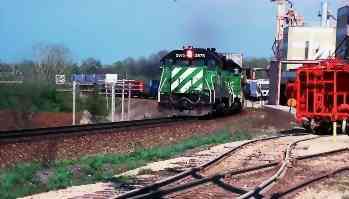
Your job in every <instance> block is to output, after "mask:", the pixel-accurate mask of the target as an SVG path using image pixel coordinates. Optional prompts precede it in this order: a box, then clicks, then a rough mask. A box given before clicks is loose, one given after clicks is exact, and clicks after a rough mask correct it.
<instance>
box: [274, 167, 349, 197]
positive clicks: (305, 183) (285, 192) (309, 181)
mask: <svg viewBox="0 0 349 199" xmlns="http://www.w3.org/2000/svg"><path fill="white" fill-rule="evenodd" d="M345 171H349V166H347V167H342V168H340V169H337V170H334V171H331V172H328V173H327V174H324V175H321V176H319V177H316V178H312V179H310V180H306V181H303V182H301V183H299V184H298V185H295V186H293V187H291V188H289V189H288V190H286V191H283V192H277V193H274V194H272V196H271V198H272V199H276V198H280V197H283V196H285V195H287V194H290V193H292V192H294V191H296V190H298V189H301V188H303V187H306V186H308V185H310V184H312V183H314V182H318V181H320V180H323V179H325V178H331V177H333V176H335V175H337V174H338V173H342V172H345Z"/></svg>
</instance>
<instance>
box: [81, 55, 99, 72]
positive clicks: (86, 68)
mask: <svg viewBox="0 0 349 199" xmlns="http://www.w3.org/2000/svg"><path fill="white" fill-rule="evenodd" d="M100 68H102V64H101V62H100V61H99V60H97V59H95V58H92V57H89V58H87V59H85V60H83V61H82V63H81V66H80V70H81V72H82V73H85V74H95V73H96V72H97V70H98V69H100Z"/></svg>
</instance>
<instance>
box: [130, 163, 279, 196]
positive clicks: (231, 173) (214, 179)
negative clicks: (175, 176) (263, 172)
mask: <svg viewBox="0 0 349 199" xmlns="http://www.w3.org/2000/svg"><path fill="white" fill-rule="evenodd" d="M278 164H279V163H278V162H274V163H268V164H264V165H259V166H255V167H250V168H246V169H240V170H233V171H227V172H224V173H218V174H214V175H211V176H209V177H204V176H200V177H201V178H200V179H197V180H193V181H190V182H188V183H184V184H180V185H177V186H173V187H170V188H166V189H160V190H156V191H153V192H150V193H147V194H143V195H138V196H136V197H133V198H132V199H145V198H160V197H162V196H165V195H168V194H171V193H174V192H178V191H183V190H186V189H190V188H192V187H196V186H199V185H202V184H205V183H208V182H213V183H215V184H219V186H220V187H224V188H225V189H229V191H231V192H234V193H237V194H244V193H247V191H246V190H244V189H241V188H238V187H234V186H231V185H228V184H226V183H224V182H222V181H220V179H222V178H224V177H226V176H234V175H239V174H243V173H248V172H252V171H256V170H260V169H265V168H269V167H274V166H277V165H278Z"/></svg>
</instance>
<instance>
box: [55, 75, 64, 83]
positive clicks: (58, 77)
mask: <svg viewBox="0 0 349 199" xmlns="http://www.w3.org/2000/svg"><path fill="white" fill-rule="evenodd" d="M56 84H65V75H56Z"/></svg>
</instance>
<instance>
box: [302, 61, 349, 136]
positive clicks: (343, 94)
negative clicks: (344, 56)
mask: <svg viewBox="0 0 349 199" xmlns="http://www.w3.org/2000/svg"><path fill="white" fill-rule="evenodd" d="M295 86H296V92H297V96H296V100H297V113H296V117H297V121H298V122H300V123H302V124H303V125H304V127H306V128H310V129H312V130H317V129H323V130H329V129H330V128H331V124H332V122H337V123H339V124H341V126H342V131H343V132H345V131H346V128H347V120H348V118H349V64H347V63H344V62H343V61H341V60H337V59H328V60H320V61H319V63H318V64H304V65H303V66H302V67H300V68H298V69H297V79H296V82H295Z"/></svg>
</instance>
